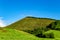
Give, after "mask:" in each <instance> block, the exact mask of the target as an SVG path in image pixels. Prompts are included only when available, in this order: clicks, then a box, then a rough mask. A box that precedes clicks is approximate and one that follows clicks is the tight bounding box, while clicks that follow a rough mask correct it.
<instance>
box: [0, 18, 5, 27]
mask: <svg viewBox="0 0 60 40" xmlns="http://www.w3.org/2000/svg"><path fill="white" fill-rule="evenodd" d="M0 27H5V22H4V20H2V17H0Z"/></svg>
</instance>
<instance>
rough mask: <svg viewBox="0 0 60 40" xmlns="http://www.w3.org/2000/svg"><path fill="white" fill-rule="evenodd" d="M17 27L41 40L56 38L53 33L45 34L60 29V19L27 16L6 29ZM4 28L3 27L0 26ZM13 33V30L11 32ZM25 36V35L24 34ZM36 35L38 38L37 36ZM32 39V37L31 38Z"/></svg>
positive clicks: (16, 28)
mask: <svg viewBox="0 0 60 40" xmlns="http://www.w3.org/2000/svg"><path fill="white" fill-rule="evenodd" d="M5 28H7V29H15V30H19V31H24V32H28V33H30V34H33V35H35V36H37V37H39V38H38V39H39V40H40V39H41V40H47V39H48V40H50V38H51V39H52V40H55V39H54V38H55V37H54V35H55V34H53V33H48V34H44V33H45V32H47V31H49V30H60V20H55V19H50V18H37V17H30V16H28V17H25V18H23V19H21V20H18V21H16V22H15V23H12V24H11V25H8V26H6V27H4V29H5ZM0 29H2V28H0ZM10 33H11V32H10ZM22 36H23V35H22ZM37 37H36V38H37ZM29 40H30V39H29Z"/></svg>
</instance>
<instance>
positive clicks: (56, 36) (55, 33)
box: [45, 30, 60, 40]
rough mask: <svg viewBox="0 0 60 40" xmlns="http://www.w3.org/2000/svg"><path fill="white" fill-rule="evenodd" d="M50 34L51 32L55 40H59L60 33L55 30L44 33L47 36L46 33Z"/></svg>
mask: <svg viewBox="0 0 60 40" xmlns="http://www.w3.org/2000/svg"><path fill="white" fill-rule="evenodd" d="M50 32H52V33H53V34H54V38H55V40H60V31H57V30H49V31H47V32H45V33H46V34H47V33H50Z"/></svg>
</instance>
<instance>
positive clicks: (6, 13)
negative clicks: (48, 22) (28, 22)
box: [0, 0, 60, 25]
mask: <svg viewBox="0 0 60 40" xmlns="http://www.w3.org/2000/svg"><path fill="white" fill-rule="evenodd" d="M25 16H35V17H44V18H53V19H60V0H0V20H2V21H4V23H5V24H6V25H8V24H11V23H13V22H15V21H17V20H19V19H21V18H24V17H25ZM0 23H1V22H0Z"/></svg>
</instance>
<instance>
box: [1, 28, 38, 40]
mask: <svg viewBox="0 0 60 40" xmlns="http://www.w3.org/2000/svg"><path fill="white" fill-rule="evenodd" d="M0 40H39V38H37V37H35V36H33V35H31V34H28V33H26V32H23V31H18V30H15V29H2V30H0Z"/></svg>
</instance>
